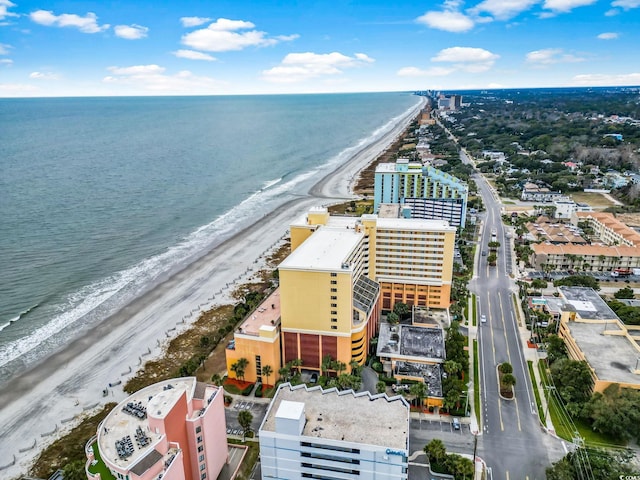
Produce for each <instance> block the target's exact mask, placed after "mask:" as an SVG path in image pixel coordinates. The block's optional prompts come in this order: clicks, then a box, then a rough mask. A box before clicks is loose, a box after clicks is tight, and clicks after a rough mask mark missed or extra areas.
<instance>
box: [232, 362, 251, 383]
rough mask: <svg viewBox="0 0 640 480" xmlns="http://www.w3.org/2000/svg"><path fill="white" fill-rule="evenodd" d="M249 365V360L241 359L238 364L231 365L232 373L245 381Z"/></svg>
mask: <svg viewBox="0 0 640 480" xmlns="http://www.w3.org/2000/svg"><path fill="white" fill-rule="evenodd" d="M248 365H249V360H247V359H246V358H239V359H238V361H237V362H235V363H234V364H233V365H231V371H232V372H233V373H235V374H236V378H239V379H240V380H242V381H244V374H245V371H246V368H247V366H248Z"/></svg>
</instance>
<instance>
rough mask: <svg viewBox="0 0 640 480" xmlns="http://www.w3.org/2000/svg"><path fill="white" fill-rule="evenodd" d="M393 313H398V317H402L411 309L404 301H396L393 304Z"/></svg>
mask: <svg viewBox="0 0 640 480" xmlns="http://www.w3.org/2000/svg"><path fill="white" fill-rule="evenodd" d="M393 313H395V314H396V315H398V317H399V318H400V319H403V318H405V317H406V316H407V315H409V314H410V313H411V309H410V308H409V305H407V304H406V303H402V302H396V304H395V305H394V306H393Z"/></svg>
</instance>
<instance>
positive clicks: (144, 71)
mask: <svg viewBox="0 0 640 480" xmlns="http://www.w3.org/2000/svg"><path fill="white" fill-rule="evenodd" d="M107 70H109V71H110V72H111V73H113V74H115V75H157V74H160V73H163V72H164V71H165V68H164V67H161V66H159V65H134V66H132V67H108V68H107Z"/></svg>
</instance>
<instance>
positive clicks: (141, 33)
mask: <svg viewBox="0 0 640 480" xmlns="http://www.w3.org/2000/svg"><path fill="white" fill-rule="evenodd" d="M113 29H114V31H115V33H116V36H118V37H120V38H124V39H125V40H139V39H141V38H145V37H146V36H147V33H148V32H149V28H148V27H143V26H142V25H136V24H135V23H134V24H132V25H116V26H115V27H113Z"/></svg>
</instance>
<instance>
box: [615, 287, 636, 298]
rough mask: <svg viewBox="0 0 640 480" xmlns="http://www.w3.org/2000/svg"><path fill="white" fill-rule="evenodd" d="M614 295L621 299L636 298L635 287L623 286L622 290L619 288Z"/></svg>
mask: <svg viewBox="0 0 640 480" xmlns="http://www.w3.org/2000/svg"><path fill="white" fill-rule="evenodd" d="M613 296H614V297H616V298H619V299H623V298H628V299H631V298H635V295H634V293H633V288H631V287H624V288H621V289H620V290H618V291H617V292H616V293H614V294H613Z"/></svg>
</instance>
